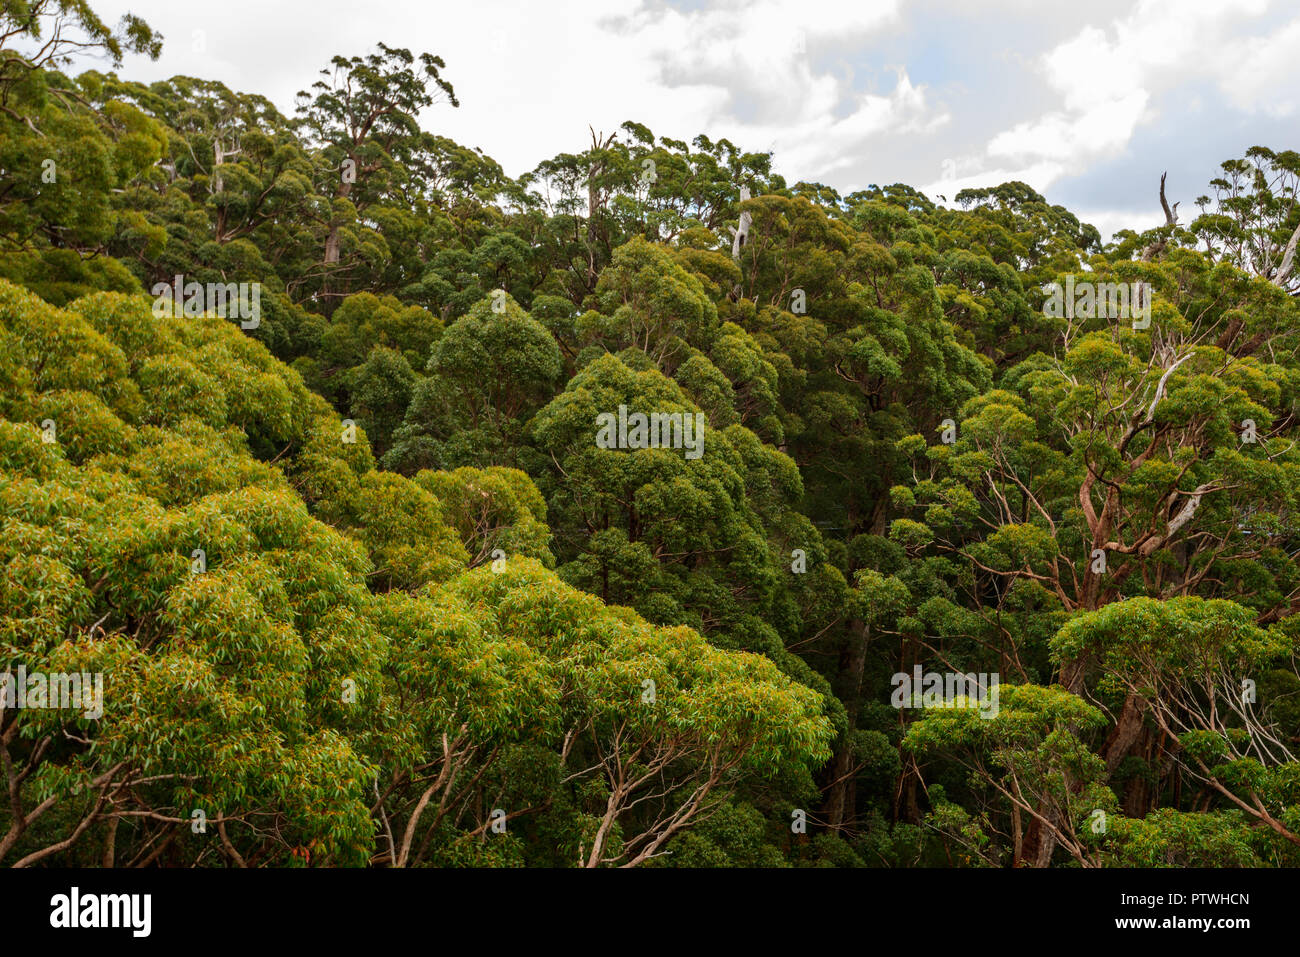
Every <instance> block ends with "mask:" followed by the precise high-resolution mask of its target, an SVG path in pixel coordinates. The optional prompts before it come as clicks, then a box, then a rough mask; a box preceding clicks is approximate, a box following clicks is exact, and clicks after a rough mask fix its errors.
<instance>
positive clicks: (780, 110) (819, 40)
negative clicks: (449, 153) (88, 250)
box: [87, 0, 1300, 235]
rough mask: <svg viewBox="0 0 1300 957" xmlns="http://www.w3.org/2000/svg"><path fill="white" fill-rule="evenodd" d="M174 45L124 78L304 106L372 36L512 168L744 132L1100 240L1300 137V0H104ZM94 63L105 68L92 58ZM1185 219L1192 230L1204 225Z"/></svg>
mask: <svg viewBox="0 0 1300 957" xmlns="http://www.w3.org/2000/svg"><path fill="white" fill-rule="evenodd" d="M93 6H94V9H95V10H96V11H97V12H99V13H100V15H101V16H102V17H103V18H104V19H106V20H108V19H113V20H116V18H117V17H118V16H119V15H120V14H121V13H123V12H126V11H127V10H130V11H132V12H134V13H136V14H139V15H140V16H143V17H144V18H145V19H146V20H147V21H148V22H149V23H150V24H151V25H152V26H153V27H154V29H156V30H159V31H160V32H161V33H162V34H163V35H164V37H165V38H166V39H165V43H164V50H163V55H162V57H161V58H160V59H159V60H158V62H156V63H150V62H149V61H148V60H147V59H144V58H139V57H137V58H131V59H129V60H128V61H127V63H126V64H125V65H124V67H123V69H122V70H121V73H122V75H124V76H126V77H129V78H132V79H138V80H145V81H147V80H152V79H158V78H162V77H167V76H172V75H174V74H178V73H181V74H188V75H191V76H201V77H205V78H212V79H219V80H221V81H223V82H225V83H226V84H227V85H229V86H231V87H234V88H236V89H241V90H247V91H250V92H257V93H261V94H263V95H266V96H268V97H269V98H270V99H272V100H273V101H274V102H275V103H276V104H277V105H278V106H279V107H280V108H281V109H282V110H283V111H285V112H286V114H290V113H292V110H293V102H294V95H295V94H296V93H297V92H298V91H299V90H300V89H304V88H306V87H307V86H309V85H310V84H311V82H312V81H313V80H315V79H316V74H317V71H319V70H320V69H321V68H322V67H324V66H326V65H327V64H328V61H329V58H330V57H331V56H332V55H334V54H336V53H341V54H345V55H348V56H351V55H354V54H361V53H366V52H369V51H370V50H372V49H373V48H374V45H375V44H376V43H377V42H380V41H383V42H385V43H387V44H388V45H390V46H403V47H407V48H409V49H411V50H412V51H413V52H431V53H436V54H438V55H440V56H441V57H442V58H443V59H444V60H445V61H446V63H447V69H446V71H445V75H446V77H447V78H448V79H450V80H451V82H452V84H453V85H454V86H455V89H456V94H457V97H458V98H459V99H460V103H461V105H460V108H459V109H454V108H452V107H451V106H449V105H447V104H442V105H439V106H435V107H433V108H431V109H430V110H429V111H428V112H427V113H426V114H425V115H424V116H423V117H422V122H423V124H424V126H425V128H426V129H430V130H434V131H437V132H440V133H443V134H445V135H447V136H450V137H452V138H453V139H456V140H458V141H460V142H462V143H465V144H466V145H470V146H477V147H481V148H482V149H483V150H484V151H485V152H487V153H488V154H489V155H491V156H493V157H495V158H496V159H497V160H498V161H499V162H500V163H501V164H502V165H503V166H504V167H505V168H506V171H507V172H508V173H510V174H512V175H519V174H520V173H523V172H526V171H528V170H530V169H532V168H533V167H534V166H535V165H536V164H537V163H538V162H539V161H541V160H543V159H546V158H549V157H551V156H554V155H555V154H556V153H560V152H574V151H578V150H580V149H582V148H583V146H584V145H585V143H586V141H587V139H588V136H589V134H588V133H587V126H588V124H590V125H591V126H593V127H595V128H596V129H597V130H606V131H609V130H613V129H615V128H617V127H618V126H619V124H621V123H622V122H623V121H624V120H629V119H630V120H636V121H638V122H640V123H644V124H645V125H646V126H648V127H649V128H650V129H651V130H653V131H654V132H655V134H656V135H662V136H670V137H673V138H678V139H687V140H689V139H690V138H692V137H693V136H695V134H697V133H701V132H703V133H707V134H709V135H710V136H712V137H718V136H726V137H728V138H729V139H731V140H732V141H733V142H734V143H736V144H737V145H738V146H741V147H743V148H745V149H751V150H772V151H774V153H775V163H776V168H777V170H778V171H779V172H780V173H782V175H784V176H785V177H786V178H787V179H788V180H789V181H791V182H794V181H796V180H800V179H805V180H812V181H817V182H822V183H827V184H830V185H831V186H834V187H835V188H837V189H839V190H840V191H841V192H851V191H852V190H854V189H858V188H861V187H863V186H866V185H868V184H871V183H880V184H885V183H894V182H904V183H908V184H911V185H913V186H916V187H918V188H920V189H921V190H923V191H924V192H926V193H928V194H929V195H930V196H931V197H932V198H934V197H937V196H939V195H946V196H948V197H951V196H953V195H954V194H955V193H956V192H957V191H958V190H959V189H961V188H963V187H965V186H987V185H995V184H997V183H1000V182H1004V181H1006V180H1012V179H1019V180H1023V181H1025V182H1027V183H1029V184H1030V185H1031V186H1033V187H1034V188H1036V189H1038V190H1039V191H1040V192H1042V193H1044V194H1045V195H1046V196H1047V197H1048V198H1049V199H1050V200H1051V201H1053V202H1057V203H1062V204H1064V205H1066V206H1068V207H1069V208H1070V209H1071V210H1074V211H1075V212H1077V213H1078V214H1079V215H1080V216H1081V218H1083V219H1085V220H1086V221H1090V222H1092V223H1093V224H1094V225H1096V226H1097V227H1098V228H1099V229H1101V230H1102V232H1103V234H1104V235H1108V234H1109V233H1110V232H1112V231H1113V230H1115V229H1118V228H1122V227H1124V226H1132V227H1134V228H1146V227H1149V226H1152V225H1155V224H1157V223H1158V222H1160V221H1161V220H1162V217H1161V216H1160V213H1159V204H1158V200H1157V193H1156V191H1157V187H1158V183H1159V178H1160V173H1161V172H1162V171H1164V170H1168V171H1169V194H1170V200H1171V201H1174V200H1181V201H1182V203H1183V207H1182V210H1180V212H1185V213H1194V212H1195V209H1194V207H1193V201H1194V200H1195V199H1196V197H1197V196H1200V195H1202V194H1204V193H1206V192H1208V189H1207V182H1208V180H1209V179H1210V178H1211V177H1213V176H1214V175H1216V173H1217V172H1218V164H1219V163H1220V162H1222V161H1223V160H1225V159H1228V158H1232V157H1240V156H1241V155H1242V153H1243V152H1244V150H1245V149H1247V148H1248V147H1250V146H1253V145H1265V146H1269V147H1272V148H1273V149H1276V150H1282V149H1292V148H1300V142H1297V136H1296V133H1297V131H1298V130H1300V4H1297V3H1296V2H1295V0H1272V2H1270V0H1229V2H1219V0H1086V2H1079V0H1072V2H1059V0H1053V2H1050V3H1045V2H1042V0H978V2H974V0H843V2H838V0H747V2H733V0H599V2H586V0H581V2H579V0H572V2H563V0H561V2H551V3H545V4H542V3H532V2H526V0H470V2H457V3H448V2H445V0H432V2H430V0H425V2H418V0H416V2H401V0H223V2H222V3H220V4H207V3H193V2H177V0H127V2H119V0H98V2H95V3H94V4H93ZM87 65H90V64H87ZM1186 218H1187V217H1186V216H1184V221H1186Z"/></svg>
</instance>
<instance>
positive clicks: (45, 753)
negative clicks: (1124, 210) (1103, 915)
mask: <svg viewBox="0 0 1300 957" xmlns="http://www.w3.org/2000/svg"><path fill="white" fill-rule="evenodd" d="M0 40H2V41H3V45H2V46H0V384H2V386H3V388H2V389H0V565H2V567H3V575H2V576H0V680H3V682H4V683H3V684H2V685H0V768H2V771H3V775H4V780H5V784H6V792H7V794H8V800H6V801H3V802H0V865H4V866H29V865H37V864H41V865H71V866H88V865H103V866H110V867H111V866H118V867H127V866H145V865H162V866H196V865H197V866H230V867H245V866H248V867H256V866H355V867H361V866H379V867H413V866H542V867H559V866H563V867H570V866H580V867H599V866H650V867H674V866H686V867H744V866H762V867H784V866H821V867H826V866H890V867H952V866H962V867H1004V866H1037V867H1049V866H1085V867H1125V866H1165V867H1188V866H1263V865H1267V866H1295V865H1297V864H1300V763H1297V751H1296V750H1295V749H1296V748H1297V747H1298V742H1300V668H1298V667H1297V660H1296V641H1297V639H1298V638H1300V625H1298V624H1297V623H1298V622H1300V618H1297V617H1296V612H1297V611H1300V564H1298V563H1297V556H1298V555H1300V525H1297V524H1294V523H1296V522H1297V521H1300V518H1298V516H1300V450H1297V442H1298V441H1300V420H1298V419H1297V413H1298V412H1300V353H1298V349H1300V298H1298V297H1300V264H1298V263H1297V262H1296V258H1297V257H1296V252H1297V242H1298V240H1300V205H1297V200H1296V186H1297V183H1298V182H1300V154H1298V153H1296V152H1294V151H1291V150H1278V151H1275V150H1273V149H1269V148H1265V147H1256V148H1253V149H1251V150H1249V151H1247V153H1246V155H1245V156H1243V157H1240V158H1229V159H1227V160H1225V161H1224V162H1223V164H1222V167H1221V170H1220V171H1219V175H1218V176H1216V177H1215V178H1214V179H1212V180H1210V181H1209V183H1208V184H1207V187H1206V188H1207V190H1208V191H1209V194H1210V195H1205V196H1201V197H1197V198H1195V199H1194V200H1193V198H1190V197H1188V198H1185V200H1184V201H1183V202H1181V203H1180V202H1173V203H1171V201H1170V200H1171V198H1176V197H1170V196H1168V195H1167V190H1166V183H1165V182H1164V180H1163V178H1162V179H1161V180H1160V182H1159V183H1158V184H1157V183H1152V184H1151V186H1152V203H1153V205H1154V204H1156V203H1159V204H1160V206H1161V208H1162V210H1163V212H1164V216H1165V223H1164V225H1162V226H1160V227H1158V228H1156V229H1152V230H1147V231H1143V232H1137V231H1133V230H1123V231H1121V232H1119V233H1117V234H1116V235H1115V236H1114V237H1113V238H1111V239H1109V240H1108V241H1103V239H1102V236H1101V234H1100V233H1099V232H1098V230H1097V229H1095V228H1094V227H1092V226H1090V225H1088V224H1087V223H1083V222H1081V221H1080V220H1079V218H1078V217H1077V216H1076V215H1074V214H1072V213H1071V212H1070V211H1069V210H1067V209H1065V208H1063V207H1062V206H1058V205H1052V204H1051V203H1049V202H1048V201H1047V200H1046V199H1045V198H1044V197H1043V196H1041V195H1039V194H1038V193H1037V192H1035V191H1034V190H1033V189H1031V188H1030V187H1028V186H1027V185H1025V184H1024V183H1019V182H1012V183H1005V184H1002V185H1000V186H996V187H992V188H987V189H969V190H965V191H963V192H962V193H960V194H958V195H957V196H956V197H955V200H954V202H953V203H951V204H948V203H946V202H945V203H943V204H940V203H936V202H935V201H933V200H932V199H931V198H929V197H927V196H925V195H923V194H922V193H920V192H918V191H916V190H915V189H913V188H912V187H909V186H906V185H903V184H891V185H880V186H878V185H872V186H870V187H869V188H867V189H864V190H861V191H857V192H854V193H852V194H850V195H840V194H839V193H838V192H837V191H836V190H834V189H832V188H831V187H829V186H826V185H823V184H819V183H808V182H796V183H793V184H792V183H788V182H787V181H786V180H785V179H784V178H783V177H782V176H780V175H778V174H777V173H775V172H774V171H773V157H772V155H771V154H769V153H766V152H761V151H760V152H747V151H746V150H745V149H744V148H742V147H741V146H739V145H737V144H733V143H731V142H730V141H728V140H726V139H715V138H711V137H709V136H707V135H704V134H701V135H698V136H695V137H694V138H693V139H690V140H685V139H674V138H671V137H669V136H665V135H659V134H656V133H654V132H652V131H651V130H650V129H648V128H647V127H646V126H644V125H642V124H640V123H637V122H631V121H629V122H627V123H624V124H623V125H622V126H621V127H620V128H619V129H617V130H614V131H612V132H610V131H596V130H589V131H588V132H589V138H581V137H580V138H578V139H577V140H575V142H574V144H573V145H574V151H573V152H572V153H563V154H560V155H558V156H555V157H553V158H551V159H547V160H544V161H542V162H540V163H539V164H538V165H537V166H536V168H534V169H533V170H532V171H530V172H528V173H526V174H525V175H523V176H520V177H518V178H512V177H511V176H508V175H507V174H506V172H505V171H504V170H503V168H502V167H501V165H500V164H498V163H497V162H496V161H494V160H493V159H492V158H491V157H489V156H487V155H486V154H485V153H483V152H482V151H481V150H478V149H472V148H469V147H465V146H462V145H460V144H458V143H456V142H453V141H452V140H451V139H449V138H448V137H446V136H442V135H439V134H437V133H436V132H430V131H429V130H428V129H426V128H425V125H423V124H425V123H436V119H437V117H438V115H439V111H443V110H451V109H490V104H482V103H465V104H463V105H462V104H461V103H460V100H459V99H458V97H457V95H456V92H455V89H454V85H453V84H454V80H455V77H454V73H453V71H451V70H449V69H448V66H447V64H446V63H445V62H444V61H443V59H442V58H441V57H440V56H438V55H436V54H434V53H431V52H422V51H412V50H408V49H404V48H400V47H390V46H387V45H384V44H379V45H378V47H377V48H376V49H375V50H374V51H373V52H369V53H364V54H361V55H354V56H343V55H339V56H336V57H334V58H333V59H332V60H331V61H330V62H329V63H326V64H323V67H324V68H323V69H322V70H321V72H320V74H319V76H318V77H314V78H313V77H304V78H303V81H304V84H305V86H306V89H304V91H303V93H302V94H301V95H300V96H299V98H298V101H297V109H296V111H295V112H294V113H293V115H286V114H285V113H282V112H281V110H280V109H279V108H277V106H276V105H275V104H273V103H272V102H271V101H270V100H268V99H266V98H265V97H263V96H260V95H258V94H256V93H249V92H240V91H235V90H231V89H229V88H227V87H226V86H224V85H223V84H222V83H220V82H217V81H214V80H205V79H200V78H196V77H187V76H176V77H172V78H171V79H169V80H165V81H159V82H154V83H148V84H145V83H141V82H137V81H133V80H130V79H126V78H124V77H120V76H119V75H118V73H117V72H115V71H117V70H119V69H121V66H122V63H123V58H124V56H125V54H127V53H132V54H144V55H148V56H153V57H157V55H158V53H159V50H160V49H161V44H162V43H163V42H164V41H163V38H162V37H161V36H159V35H158V34H157V33H156V32H155V31H153V30H152V29H151V28H150V27H149V26H148V25H147V24H145V23H144V22H143V21H141V20H140V19H139V18H135V17H128V18H126V19H125V20H123V21H122V23H120V24H117V25H109V24H105V23H104V22H102V21H101V20H100V18H99V17H98V16H97V15H96V14H95V13H94V12H93V11H92V10H91V8H90V6H89V5H88V4H87V3H86V2H85V0H3V7H2V8H0ZM88 49H90V50H95V51H98V52H99V53H101V54H103V55H104V57H105V58H106V59H107V61H108V62H107V64H106V66H108V67H110V68H111V69H110V71H109V72H103V71H99V70H88V71H84V72H80V73H74V72H73V70H72V66H73V64H74V62H75V61H74V60H73V58H72V57H73V54H74V53H77V52H80V51H85V50H88ZM65 71H66V72H65ZM676 132H679V131H676ZM1180 205H1182V206H1183V207H1184V209H1187V208H1189V207H1194V208H1195V209H1197V210H1198V212H1196V213H1195V215H1192V216H1190V217H1188V215H1187V214H1186V213H1183V214H1180V213H1179V212H1178V207H1179V206H1180Z"/></svg>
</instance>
